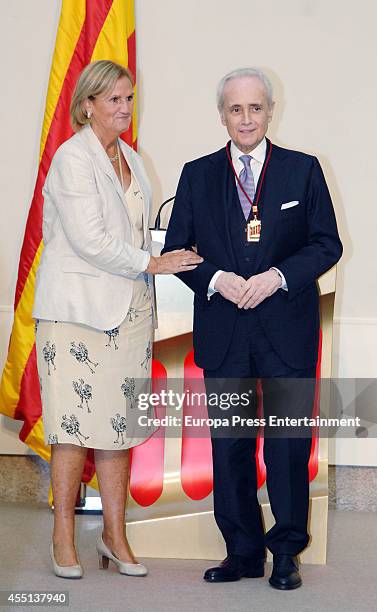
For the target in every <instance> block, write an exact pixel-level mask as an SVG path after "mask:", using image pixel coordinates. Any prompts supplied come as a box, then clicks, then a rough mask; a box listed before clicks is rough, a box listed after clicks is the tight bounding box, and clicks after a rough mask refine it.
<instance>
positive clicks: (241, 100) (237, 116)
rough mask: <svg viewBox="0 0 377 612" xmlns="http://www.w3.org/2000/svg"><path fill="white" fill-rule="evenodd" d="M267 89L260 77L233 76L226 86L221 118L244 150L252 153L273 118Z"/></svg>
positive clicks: (235, 142) (236, 143)
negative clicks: (234, 77)
mask: <svg viewBox="0 0 377 612" xmlns="http://www.w3.org/2000/svg"><path fill="white" fill-rule="evenodd" d="M272 112H273V105H272V107H269V106H268V101H267V95H266V90H265V87H264V85H263V83H262V82H261V81H260V79H258V77H240V78H236V79H231V80H230V81H228V82H227V84H226V85H225V88H224V106H223V110H222V111H221V113H220V116H221V122H222V124H223V125H225V127H226V128H227V130H228V134H229V136H230V138H231V139H232V140H233V142H234V144H235V145H236V146H237V147H238V148H239V149H240V151H242V152H243V153H250V151H252V150H253V149H255V147H257V146H258V145H259V143H260V142H262V140H263V138H264V136H265V134H266V132H267V128H268V124H269V123H270V121H271V119H272Z"/></svg>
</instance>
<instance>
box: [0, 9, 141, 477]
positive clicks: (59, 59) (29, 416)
mask: <svg viewBox="0 0 377 612" xmlns="http://www.w3.org/2000/svg"><path fill="white" fill-rule="evenodd" d="M99 59H109V60H113V61H115V62H119V63H120V64H123V65H125V66H128V67H129V68H130V69H131V71H132V73H133V74H134V75H135V76H136V49H135V14H134V1H133V0H63V2H62V9H61V15H60V21H59V27H58V32H57V36H56V44H55V52H54V56H53V60H52V66H51V73H50V81H49V85H48V91H47V99H46V108H45V115H44V122H43V128H42V135H41V146H40V156H39V169H38V176H37V181H36V185H35V190H34V196H33V200H32V203H31V207H30V211H29V216H28V220H27V224H26V230H25V236H24V242H23V246H22V251H21V256H20V263H19V269H18V279H17V286H16V295H15V302H14V323H13V329H12V334H11V338H10V343H9V352H8V358H7V361H6V364H5V367H4V372H3V376H2V380H1V387H0V411H1V412H2V413H3V414H5V415H7V416H9V417H11V418H14V419H18V420H22V421H23V422H24V424H23V427H22V429H21V432H20V439H21V440H22V441H23V442H25V443H26V444H27V445H28V446H29V447H30V448H32V449H33V450H34V451H36V452H37V453H38V454H39V455H40V456H41V457H43V458H44V459H47V460H49V459H50V447H46V446H45V445H44V442H43V425H42V419H41V399H40V390H39V380H38V373H37V366H36V353H35V337H34V320H33V319H32V316H31V313H32V308H33V300H34V284H35V274H36V271H37V268H38V264H39V260H40V256H41V252H42V249H43V244H42V207H43V197H42V187H43V184H44V181H45V178H46V174H47V172H48V169H49V167H50V163H51V159H52V157H53V155H54V153H55V151H56V149H57V148H58V147H59V146H60V145H61V144H62V143H63V142H64V141H65V140H67V138H69V137H70V136H71V135H72V129H71V125H70V117H69V105H70V100H71V96H72V92H73V88H74V86H75V84H76V81H77V78H78V76H79V74H80V72H81V70H82V69H83V68H84V66H86V64H88V63H89V62H93V61H95V60H99ZM135 93H136V92H135ZM135 109H136V104H135ZM135 112H136V111H135ZM136 126H137V122H136V115H135V114H134V117H133V120H132V124H131V126H130V129H129V131H128V132H127V133H126V134H125V135H124V139H125V140H126V142H128V144H130V145H132V146H133V147H134V148H136V139H137V133H136ZM83 480H84V482H89V483H90V484H91V486H96V484H97V483H96V479H95V476H94V466H93V461H92V458H91V457H90V452H89V456H88V461H87V464H86V467H85V470H84V476H83Z"/></svg>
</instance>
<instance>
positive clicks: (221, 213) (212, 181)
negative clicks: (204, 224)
mask: <svg viewBox="0 0 377 612" xmlns="http://www.w3.org/2000/svg"><path fill="white" fill-rule="evenodd" d="M231 179H232V176H231V170H230V166H229V162H228V159H227V156H226V150H225V147H224V148H223V149H220V151H217V153H214V154H213V156H212V157H211V159H210V165H209V172H208V175H207V194H208V197H207V202H208V204H209V209H210V211H209V212H210V216H211V219H212V221H213V225H214V226H215V227H216V229H217V231H218V233H219V235H220V237H221V240H222V245H223V248H224V249H225V250H226V252H227V253H229V255H230V259H232V264H233V265H235V264H236V259H235V255H234V251H233V245H232V240H231V236H230V224H229V214H230V210H231V204H232V198H234V189H233V188H232V187H234V188H235V185H233V184H232V180H231Z"/></svg>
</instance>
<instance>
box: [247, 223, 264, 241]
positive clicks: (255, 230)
mask: <svg viewBox="0 0 377 612" xmlns="http://www.w3.org/2000/svg"><path fill="white" fill-rule="evenodd" d="M261 228H262V223H261V222H260V220H259V219H251V221H249V223H248V224H247V226H246V234H247V241H248V242H259V238H260V233H261Z"/></svg>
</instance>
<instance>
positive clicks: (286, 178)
mask: <svg viewBox="0 0 377 612" xmlns="http://www.w3.org/2000/svg"><path fill="white" fill-rule="evenodd" d="M267 143H268V146H269V144H270V143H269V141H267ZM261 175H262V173H261ZM234 201H236V202H237V203H238V194H237V189H236V184H235V177H234V174H233V171H232V169H231V167H230V164H229V161H228V158H227V155H226V149H225V147H224V148H222V149H220V150H219V151H217V152H216V153H213V154H211V155H206V156H205V157H202V158H200V159H197V160H194V161H192V162H189V163H187V164H185V166H184V168H183V171H182V175H181V178H180V181H179V185H178V189H177V194H176V197H175V202H174V206H173V210H172V214H171V218H170V222H169V226H168V230H167V234H166V241H165V248H164V252H166V251H171V250H173V249H181V248H187V249H190V248H192V247H193V246H196V247H197V251H198V253H199V254H200V255H201V256H202V257H203V258H204V262H203V263H202V264H200V265H199V266H198V267H197V268H196V269H195V270H192V271H189V272H184V273H180V274H178V275H177V276H178V277H179V278H180V279H181V280H182V281H183V282H184V283H185V284H186V285H188V286H189V287H190V288H191V289H192V290H193V291H194V293H195V297H194V330H193V331H194V333H193V339H194V355H195V362H196V364H197V365H198V366H199V367H201V368H204V369H207V370H214V369H217V368H218V367H219V366H220V365H221V363H222V361H223V359H224V357H225V354H226V351H227V349H228V347H229V344H230V341H231V337H232V333H233V328H234V324H235V320H236V317H237V314H238V313H237V310H238V309H237V306H236V305H235V304H233V303H232V302H230V301H229V300H226V299H224V298H223V297H222V296H221V295H220V293H216V294H214V295H213V296H212V297H211V298H210V300H208V298H207V291H208V285H209V283H210V281H211V278H212V276H213V275H214V274H215V272H217V270H220V269H221V270H224V271H228V272H235V273H236V274H238V273H239V271H238V269H237V268H238V264H237V258H236V256H235V251H234V245H233V244H232V240H231V237H230V230H229V215H230V214H231V211H232V210H234V209H233V208H232V206H233V204H234ZM292 201H298V202H299V204H298V205H296V206H292V207H290V208H286V209H281V206H282V204H284V203H287V202H292ZM260 202H261V206H260V218H261V222H262V232H261V238H260V242H259V245H258V247H257V249H258V251H257V255H256V260H255V268H254V271H253V273H254V274H258V273H261V272H265V271H266V270H269V268H270V267H271V266H276V267H277V268H279V270H281V272H282V273H283V274H284V276H285V279H286V282H287V286H288V291H284V290H283V289H279V290H278V291H277V292H276V293H274V294H273V295H272V296H271V297H268V298H266V299H265V300H264V301H263V302H262V303H261V304H260V305H259V306H257V307H256V308H255V309H254V310H255V313H256V314H257V316H258V319H259V323H260V325H261V326H262V327H263V329H264V331H265V333H266V335H267V337H268V339H269V341H270V343H271V344H272V346H273V348H274V349H275V351H276V352H277V353H278V355H279V356H280V358H281V359H282V360H283V361H284V362H285V363H286V364H287V365H288V366H290V367H292V368H295V369H296V368H297V369H305V368H309V367H312V366H313V365H314V364H315V362H316V359H317V352H318V336H319V296H318V289H317V283H316V280H317V279H318V277H319V276H321V274H323V273H324V272H326V270H328V269H329V268H331V267H332V266H333V265H334V264H335V263H336V262H337V261H338V259H339V258H340V256H341V254H342V244H341V242H340V239H339V235H338V230H337V225H336V219H335V214H334V209H333V206H332V202H331V198H330V194H329V191H328V188H327V185H326V182H325V179H324V176H323V173H322V170H321V167H320V164H319V162H318V160H317V159H316V158H315V157H313V156H311V155H307V154H305V153H300V152H297V151H291V150H288V149H283V148H281V147H278V146H276V145H273V146H272V153H271V158H270V162H269V164H268V167H267V169H266V175H265V180H264V183H263V187H262V190H261V197H260ZM238 206H239V203H238Z"/></svg>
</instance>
